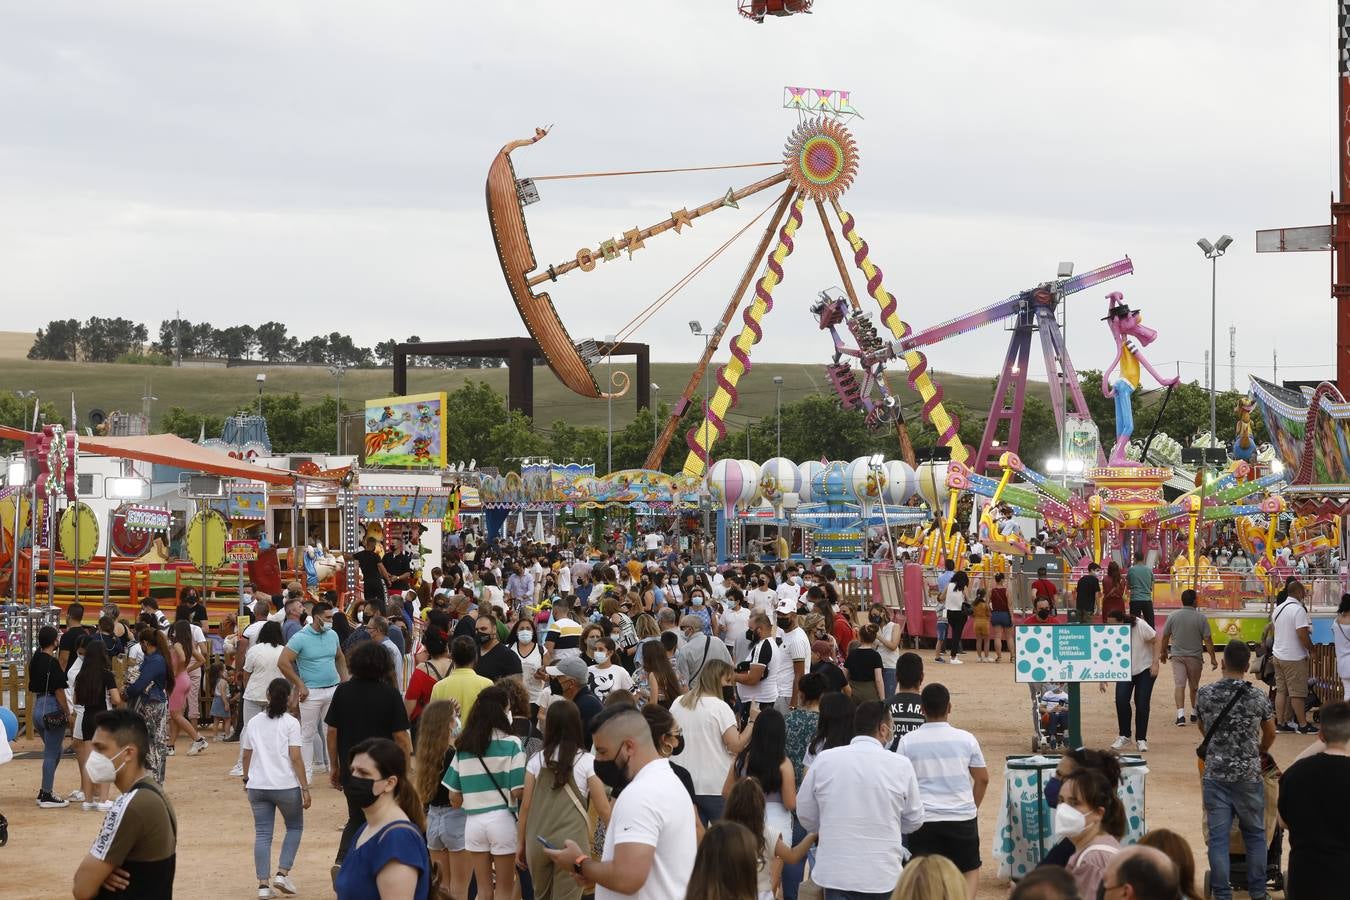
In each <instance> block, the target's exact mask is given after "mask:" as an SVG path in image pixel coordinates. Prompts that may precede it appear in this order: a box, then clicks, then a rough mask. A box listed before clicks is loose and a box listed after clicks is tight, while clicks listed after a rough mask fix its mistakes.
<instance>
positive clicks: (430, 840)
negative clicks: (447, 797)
mask: <svg viewBox="0 0 1350 900" xmlns="http://www.w3.org/2000/svg"><path fill="white" fill-rule="evenodd" d="M467 819H468V816H467V815H466V814H465V812H464V810H462V809H455V808H454V807H453V806H428V807H427V849H429V850H451V851H459V850H463V849H464V822H465V820H467Z"/></svg>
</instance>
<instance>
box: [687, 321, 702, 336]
mask: <svg viewBox="0 0 1350 900" xmlns="http://www.w3.org/2000/svg"><path fill="white" fill-rule="evenodd" d="M689 330H690V331H691V332H693V333H694V334H698V333H699V332H700V331H702V330H703V323H702V322H700V321H699V320H698V319H690V320H689Z"/></svg>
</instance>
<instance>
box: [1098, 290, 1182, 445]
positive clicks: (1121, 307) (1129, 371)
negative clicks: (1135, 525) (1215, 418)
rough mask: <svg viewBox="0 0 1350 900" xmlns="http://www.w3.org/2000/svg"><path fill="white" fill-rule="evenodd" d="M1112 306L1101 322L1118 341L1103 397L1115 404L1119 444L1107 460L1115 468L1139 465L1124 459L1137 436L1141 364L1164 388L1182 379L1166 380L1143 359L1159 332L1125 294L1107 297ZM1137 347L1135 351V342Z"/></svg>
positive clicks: (1106, 375) (1105, 374) (1107, 373)
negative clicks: (1136, 399) (1133, 402)
mask: <svg viewBox="0 0 1350 900" xmlns="http://www.w3.org/2000/svg"><path fill="white" fill-rule="evenodd" d="M1106 299H1107V302H1108V303H1109V304H1110V306H1109V308H1108V312H1107V314H1106V317H1105V318H1103V319H1102V321H1103V322H1106V323H1107V325H1108V327H1109V328H1110V329H1111V337H1113V338H1114V339H1115V341H1116V357H1115V359H1113V360H1112V361H1111V365H1109V366H1107V368H1106V371H1105V372H1103V373H1102V395H1103V396H1105V397H1108V398H1114V399H1115V401H1116V444H1115V447H1113V448H1112V450H1111V458H1110V460H1109V461H1108V462H1109V464H1110V465H1112V466H1137V465H1139V463H1137V462H1132V461H1130V460H1129V459H1126V457H1125V448H1126V447H1128V446H1129V444H1130V436H1131V435H1132V434H1134V409H1133V407H1132V405H1131V400H1132V398H1133V397H1134V393H1135V391H1137V390H1139V366H1140V365H1142V366H1143V367H1144V368H1145V369H1147V370H1148V373H1149V374H1150V375H1152V376H1153V378H1154V380H1155V381H1157V382H1158V384H1159V385H1161V386H1162V387H1172V386H1174V385H1175V384H1176V383H1177V382H1179V381H1180V380H1181V379H1180V378H1163V377H1162V376H1161V375H1159V374H1158V372H1157V370H1155V369H1154V368H1153V366H1152V365H1151V364H1150V363H1149V361H1148V360H1147V359H1145V358H1144V354H1143V352H1142V350H1143V348H1144V347H1147V346H1148V345H1149V344H1151V343H1153V341H1154V340H1156V339H1157V337H1158V333H1157V332H1156V331H1154V330H1153V329H1152V328H1147V327H1145V326H1144V324H1143V317H1142V316H1140V314H1139V310H1137V309H1135V310H1132V309H1130V307H1129V306H1128V305H1127V304H1126V303H1125V295H1124V294H1122V293H1121V292H1120V291H1112V292H1111V293H1109V294H1107V295H1106ZM1132 340H1133V342H1135V343H1137V344H1138V347H1137V348H1136V346H1135V343H1132ZM1116 366H1120V376H1119V377H1118V378H1117V379H1116V381H1115V383H1114V384H1112V383H1111V373H1112V372H1114V371H1115V369H1116Z"/></svg>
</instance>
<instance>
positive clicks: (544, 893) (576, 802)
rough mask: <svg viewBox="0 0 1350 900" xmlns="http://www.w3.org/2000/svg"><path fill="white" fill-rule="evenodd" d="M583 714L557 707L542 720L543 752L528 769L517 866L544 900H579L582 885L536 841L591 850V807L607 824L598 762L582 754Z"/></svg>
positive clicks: (562, 705)
mask: <svg viewBox="0 0 1350 900" xmlns="http://www.w3.org/2000/svg"><path fill="white" fill-rule="evenodd" d="M583 747H584V738H583V736H582V731H581V713H580V712H578V711H577V708H576V705H575V704H572V703H554V704H551V705H550V706H549V708H548V712H547V714H546V715H545V718H544V749H543V750H541V751H540V752H539V753H536V754H535V755H534V756H532V757H530V760H529V762H527V763H526V764H525V793H524V794H523V795H521V801H520V816H519V820H518V822H517V830H518V832H519V835H518V838H517V841H516V845H517V847H518V848H519V849H517V850H516V865H517V866H519V867H522V868H524V867H528V868H529V870H530V875H531V877H532V878H533V879H534V896H535V897H537V898H540V900H563V898H569V900H570V898H579V897H580V896H581V885H579V884H577V883H576V882H575V881H574V880H573V879H572V876H571V874H570V873H567V872H561V871H559V870H558V869H557V867H555V866H554V865H553V860H551V859H549V857H548V856H547V855H546V854H545V852H544V847H543V845H542V844H540V843H539V841H537V840H536V839H535V838H536V837H543V838H544V839H546V840H547V841H548V842H549V843H551V844H553V845H554V846H562V843H563V841H565V840H569V839H570V840H572V841H575V842H576V844H577V845H578V846H581V847H590V845H591V837H590V820H589V818H588V815H587V809H588V808H589V806H591V805H593V806H594V807H595V811H596V814H597V815H598V816H599V818H600V820H601V821H602V822H605V823H608V822H609V813H610V800H609V797H608V796H607V795H606V794H605V786H604V784H603V783H601V781H600V779H599V778H598V777H597V776H596V774H595V757H594V756H592V755H591V754H589V753H587V752H586V751H585V750H584V749H583Z"/></svg>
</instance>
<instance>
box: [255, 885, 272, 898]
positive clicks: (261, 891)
mask: <svg viewBox="0 0 1350 900" xmlns="http://www.w3.org/2000/svg"><path fill="white" fill-rule="evenodd" d="M275 896H276V893H275V892H273V890H272V889H271V888H270V887H268V886H267V885H265V884H260V885H258V900H269V898H271V897H275Z"/></svg>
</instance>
